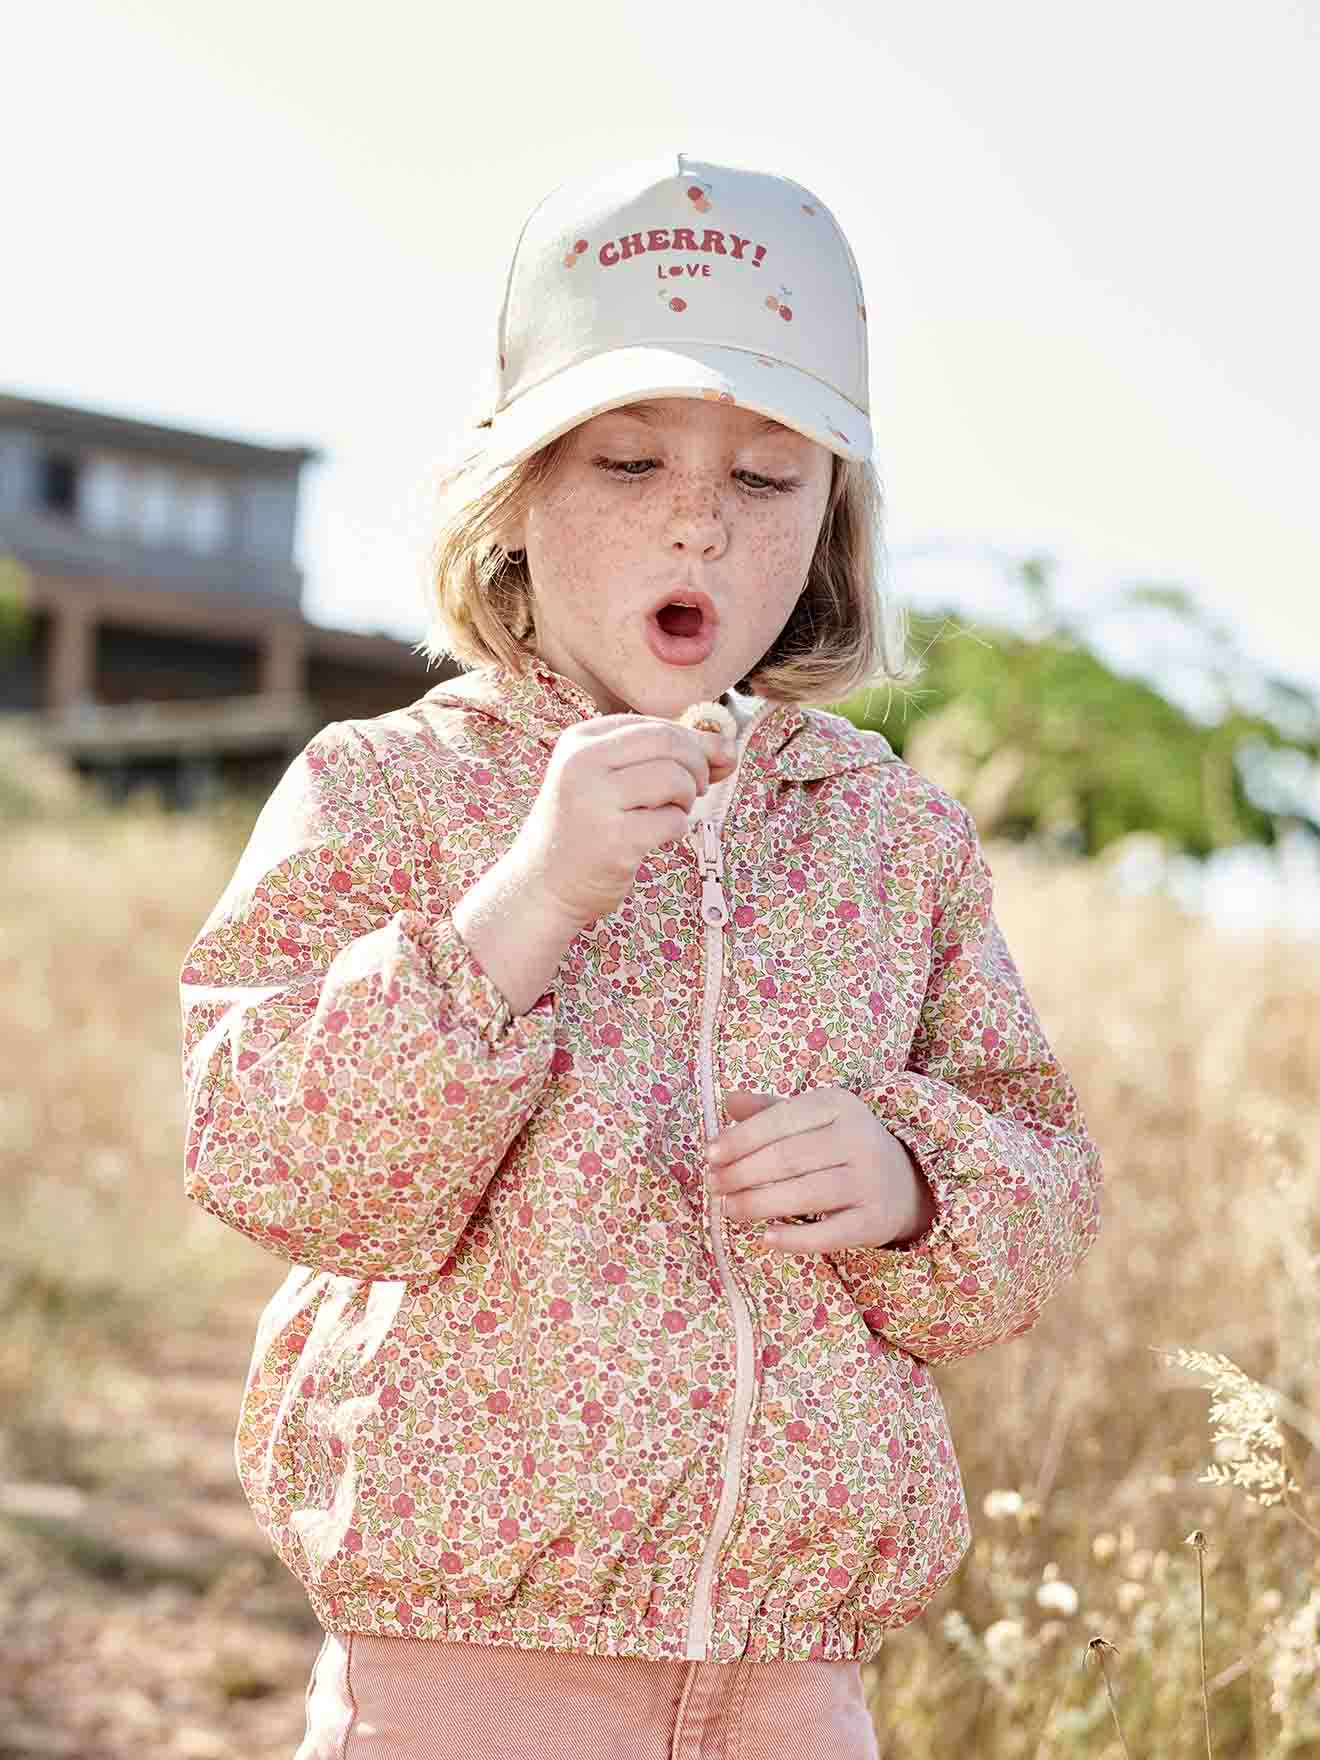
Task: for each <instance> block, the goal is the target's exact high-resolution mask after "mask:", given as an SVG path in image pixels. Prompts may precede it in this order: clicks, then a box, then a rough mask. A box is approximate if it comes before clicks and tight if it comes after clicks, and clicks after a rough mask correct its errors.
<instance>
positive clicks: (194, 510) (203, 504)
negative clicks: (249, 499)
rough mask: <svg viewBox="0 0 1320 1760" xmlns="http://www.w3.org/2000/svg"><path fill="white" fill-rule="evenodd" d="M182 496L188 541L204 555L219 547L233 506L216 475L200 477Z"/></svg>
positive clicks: (181, 503)
mask: <svg viewBox="0 0 1320 1760" xmlns="http://www.w3.org/2000/svg"><path fill="white" fill-rule="evenodd" d="M179 499H180V507H179V514H180V525H181V528H182V536H183V541H184V543H185V544H187V546H188V548H189V549H190V550H197V551H200V552H201V554H202V555H204V556H209V555H211V554H213V553H214V552H215V551H216V550H219V549H220V547H221V545H222V544H223V543H224V541H225V538H226V536H227V535H228V528H229V509H228V506H227V504H226V502H225V497H224V495H223V493H222V491H221V489H220V485H219V484H218V483H217V482H216V481H215V480H214V478H212V477H196V478H194V479H193V481H192V482H191V483H190V484H189V485H188V486H187V487H186V488H185V489H184V490H183V492H182V494H181V495H180V498H179Z"/></svg>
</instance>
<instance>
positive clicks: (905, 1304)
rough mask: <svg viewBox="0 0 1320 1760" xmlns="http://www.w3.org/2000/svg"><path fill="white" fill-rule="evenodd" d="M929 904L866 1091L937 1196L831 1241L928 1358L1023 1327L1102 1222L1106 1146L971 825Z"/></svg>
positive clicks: (859, 1288)
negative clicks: (897, 1046) (903, 1218)
mask: <svg viewBox="0 0 1320 1760" xmlns="http://www.w3.org/2000/svg"><path fill="white" fill-rule="evenodd" d="M947 805H948V807H950V808H956V809H957V814H956V816H958V817H959V819H960V823H961V827H962V831H963V837H964V839H965V854H964V855H963V856H962V857H961V860H959V858H958V857H957V856H956V855H955V857H954V865H955V867H956V870H957V873H956V878H955V879H954V881H953V882H952V885H951V887H950V889H949V891H948V893H947V895H946V896H945V897H944V899H943V901H942V909H940V908H938V907H937V909H936V911H934V912H933V913H932V918H933V923H934V927H933V934H932V949H931V964H930V975H929V979H928V982H927V986H926V992H925V996H924V999H923V1003H922V1010H921V1016H920V1021H919V1024H918V1027H917V1031H916V1033H915V1035H914V1038H913V1043H912V1047H911V1051H910V1053H909V1058H908V1066H907V1068H906V1069H905V1070H904V1071H902V1072H901V1073H899V1074H896V1075H892V1076H890V1077H889V1078H887V1079H885V1080H884V1081H881V1082H879V1083H877V1085H876V1086H875V1088H874V1089H872V1090H871V1091H870V1092H868V1093H866V1094H864V1095H863V1096H862V1098H863V1099H865V1100H866V1101H867V1103H868V1104H869V1105H870V1106H871V1108H872V1110H873V1111H874V1112H875V1114H876V1116H877V1117H878V1118H879V1119H880V1121H881V1123H882V1124H884V1126H885V1127H886V1129H888V1130H889V1131H890V1132H892V1134H893V1135H894V1136H895V1137H897V1138H898V1139H899V1140H900V1141H901V1142H902V1143H903V1144H905V1145H906V1147H907V1149H908V1150H909V1151H910V1153H911V1154H912V1156H913V1157H914V1158H915V1160H916V1162H917V1165H918V1167H919V1169H920V1171H921V1173H922V1174H923V1175H924V1176H925V1179H926V1181H927V1183H928V1184H929V1186H930V1189H931V1192H932V1195H933V1197H934V1199H935V1206H936V1208H935V1216H934V1219H933V1221H932V1222H931V1224H930V1226H929V1228H927V1229H926V1231H925V1232H924V1233H923V1234H922V1235H920V1236H918V1237H917V1239H915V1240H914V1241H911V1242H909V1243H907V1244H905V1245H903V1246H894V1247H860V1248H848V1249H846V1250H844V1251H841V1252H836V1253H832V1254H830V1258H831V1260H832V1261H833V1263H834V1265H835V1266H836V1268H837V1270H838V1271H839V1274H840V1276H841V1277H842V1278H843V1281H844V1283H845V1285H846V1286H847V1287H848V1289H849V1292H850V1293H851V1295H852V1296H853V1299H854V1300H855V1301H856V1302H857V1304H858V1306H859V1307H860V1308H861V1309H862V1311H863V1317H864V1318H865V1320H866V1322H867V1324H868V1325H869V1326H870V1327H871V1329H872V1330H873V1331H874V1332H876V1333H878V1334H880V1335H881V1336H883V1337H885V1338H887V1339H889V1340H890V1341H891V1342H892V1343H893V1344H896V1345H898V1346H899V1347H900V1348H901V1349H903V1350H905V1351H908V1352H909V1353H910V1354H911V1355H912V1356H915V1357H921V1358H924V1359H925V1360H926V1361H927V1362H931V1363H940V1362H951V1361H953V1360H954V1359H955V1358H958V1357H966V1356H970V1355H971V1354H972V1353H973V1352H974V1351H979V1350H984V1349H985V1348H986V1347H987V1346H988V1345H992V1344H994V1343H996V1342H997V1341H998V1340H999V1339H1001V1338H1005V1337H1009V1336H1014V1335H1016V1334H1019V1333H1023V1332H1026V1331H1028V1330H1029V1328H1030V1327H1032V1326H1033V1325H1034V1324H1035V1322H1036V1320H1037V1319H1038V1318H1039V1316H1040V1312H1041V1309H1042V1308H1043V1307H1044V1305H1045V1303H1046V1301H1047V1300H1048V1299H1049V1297H1050V1296H1051V1294H1052V1293H1053V1292H1054V1290H1055V1289H1056V1288H1057V1286H1058V1285H1059V1284H1060V1283H1062V1282H1063V1280H1064V1279H1065V1278H1067V1277H1068V1276H1070V1275H1071V1273H1072V1272H1073V1271H1074V1270H1075V1269H1076V1268H1077V1266H1078V1265H1079V1264H1080V1263H1081V1261H1082V1259H1083V1258H1084V1257H1085V1255H1086V1254H1087V1252H1088V1251H1089V1250H1090V1248H1091V1246H1092V1244H1093V1243H1094V1241H1095V1239H1096V1236H1097V1234H1098V1232H1099V1227H1100V1188H1101V1179H1102V1174H1101V1166H1100V1156H1099V1152H1098V1150H1097V1149H1096V1146H1095V1144H1094V1143H1093V1141H1092V1140H1091V1137H1090V1135H1089V1133H1088V1131H1087V1127H1086V1123H1085V1121H1084V1119H1083V1116H1082V1111H1081V1106H1080V1103H1079V1101H1078V1097H1077V1093H1076V1091H1075V1089H1074V1088H1073V1085H1072V1082H1071V1081H1070V1080H1069V1078H1068V1075H1067V1073H1066V1072H1065V1070H1064V1069H1063V1066H1062V1065H1061V1064H1060V1062H1059V1060H1058V1058H1057V1057H1055V1055H1054V1053H1053V1052H1052V1051H1051V1049H1050V1047H1049V1045H1048V1043H1047V1042H1046V1038H1045V1034H1044V1031H1043V1029H1042V1027H1041V1024H1040V1021H1039V1020H1038V1018H1037V1016H1036V1011H1035V1009H1034V1008H1033V1006H1032V1003H1031V999H1030V998H1029V996H1028V995H1027V992H1026V989H1025V987H1024V985H1023V983H1022V979H1021V977H1020V976H1019V974H1018V970H1017V967H1016V965H1015V964H1014V962H1013V957H1012V955H1011V954H1010V952H1009V950H1008V948H1007V946H1006V944H1005V942H1004V938H1003V935H1002V933H1001V932H1000V928H999V925H998V923H997V921H996V919H995V915H994V909H993V879H992V876H991V871H990V868H989V865H988V864H987V862H986V859H985V856H984V854H983V852H982V849H981V846H980V842H979V840H978V838H977V833H976V826H975V823H974V821H973V820H972V819H971V817H970V815H969V814H968V813H967V811H966V809H965V808H963V807H962V806H961V804H960V803H958V802H956V801H954V800H953V798H952V797H947Z"/></svg>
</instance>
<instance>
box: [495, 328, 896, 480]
mask: <svg viewBox="0 0 1320 1760" xmlns="http://www.w3.org/2000/svg"><path fill="white" fill-rule="evenodd" d="M661 397H707V398H709V399H711V400H712V401H720V400H721V399H722V400H723V401H725V402H730V403H733V404H736V405H737V406H738V407H739V408H740V409H747V410H751V411H753V412H754V413H756V414H757V415H765V416H771V417H773V419H774V420H775V421H777V422H782V423H783V424H784V426H785V427H786V428H793V429H795V430H796V431H797V432H798V433H799V434H805V435H806V437H807V438H808V439H809V440H815V441H816V442H817V443H818V444H819V445H821V446H824V447H826V448H827V449H828V450H829V451H830V452H837V453H838V454H839V456H840V457H841V458H847V459H852V460H853V461H854V462H856V463H861V462H864V461H865V460H867V459H869V458H870V457H871V449H872V434H871V423H870V420H869V418H868V417H867V415H866V413H865V411H864V410H861V409H859V408H858V407H857V405H856V404H855V403H850V402H849V400H848V399H847V398H846V397H841V396H840V395H839V393H838V392H837V391H834V390H831V388H830V387H829V386H828V385H825V384H823V383H822V382H821V380H819V379H814V378H812V377H811V375H810V374H809V373H803V372H801V371H800V370H799V369H798V368H796V367H791V366H787V365H785V364H784V363H783V362H782V361H776V360H773V359H771V357H770V356H768V355H758V354H754V353H751V352H749V351H747V350H745V349H740V348H722V347H719V346H716V345H714V344H703V343H692V344H690V345H685V346H684V348H683V349H682V350H679V349H674V348H665V347H659V346H647V347H633V348H616V349H611V350H609V351H607V352H606V353H604V354H597V355H592V356H591V358H590V359H589V360H585V361H579V362H578V363H577V364H576V365H574V366H571V367H565V368H564V369H563V371H562V372H559V373H556V374H555V376H554V377H553V378H552V379H547V380H545V381H544V382H543V383H542V384H540V385H534V386H533V387H532V388H531V390H530V391H526V392H524V393H523V395H522V396H521V397H519V398H518V399H517V401H516V402H514V403H512V404H510V405H509V407H508V408H507V409H503V410H500V411H498V412H497V414H496V416H495V419H494V421H493V422H492V423H491V426H490V428H489V429H487V430H485V434H486V440H485V442H484V444H482V445H481V446H480V447H479V448H478V449H477V450H475V451H471V450H469V452H468V454H467V456H466V459H465V462H464V467H463V477H464V479H465V482H466V483H467V484H468V485H469V486H470V487H471V488H474V489H475V487H476V486H477V484H478V482H479V483H480V486H481V487H482V488H488V487H492V486H493V485H494V482H495V480H496V479H497V478H499V477H502V476H504V475H506V474H507V473H508V472H509V471H511V470H512V469H514V468H515V466H517V465H519V464H521V463H522V462H523V460H524V459H527V458H530V457H531V455H532V454H533V453H534V452H536V451H537V450H538V449H539V448H540V447H542V446H547V445H549V443H550V441H552V440H555V439H558V437H559V436H560V435H561V434H566V433H567V432H568V430H569V429H570V428H576V427H577V426H578V425H579V424H580V423H582V422H586V421H590V419H591V418H592V416H598V415H603V414H604V413H605V411H606V410H611V409H619V408H620V407H621V406H622V405H624V404H627V403H636V402H639V401H640V400H641V399H643V398H661ZM469 438H470V437H469Z"/></svg>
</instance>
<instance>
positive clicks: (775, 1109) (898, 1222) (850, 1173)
mask: <svg viewBox="0 0 1320 1760" xmlns="http://www.w3.org/2000/svg"><path fill="white" fill-rule="evenodd" d="M724 1100H725V1105H726V1106H727V1108H728V1110H729V1112H730V1113H731V1114H732V1115H733V1118H734V1120H735V1122H734V1123H733V1124H732V1125H730V1126H728V1127H727V1128H726V1129H725V1130H724V1131H722V1132H721V1133H720V1135H719V1136H718V1137H717V1138H716V1139H715V1141H714V1143H713V1144H712V1145H711V1149H712V1150H713V1151H714V1153H713V1156H712V1158H711V1171H710V1183H711V1188H712V1190H714V1191H717V1192H719V1193H720V1194H721V1196H722V1197H723V1198H724V1208H725V1210H726V1211H727V1212H728V1214H729V1215H730V1216H731V1217H733V1218H734V1219H735V1220H736V1221H739V1222H753V1221H756V1220H758V1219H759V1218H760V1217H763V1216H766V1217H783V1216H798V1215H802V1214H810V1213H812V1212H819V1213H820V1220H819V1221H818V1222H812V1223H806V1224H796V1225H795V1224H791V1223H790V1224H785V1225H782V1226H779V1227H776V1228H773V1229H767V1230H766V1231H765V1233H764V1234H763V1236H762V1239H764V1240H766V1241H767V1242H769V1244H770V1245H772V1246H777V1247H783V1248H784V1249H785V1250H786V1251H788V1252H790V1253H833V1252H839V1251H841V1250H842V1249H843V1248H845V1247H886V1246H891V1245H894V1244H896V1243H901V1244H906V1243H907V1242H908V1241H910V1240H915V1239H916V1237H917V1236H918V1235H920V1234H924V1233H925V1231H926V1229H927V1227H928V1226H929V1225H930V1223H931V1222H932V1220H933V1219H934V1216H935V1200H934V1197H933V1196H932V1194H931V1191H930V1187H929V1186H928V1185H927V1183H926V1181H925V1179H924V1177H923V1176H922V1174H921V1172H920V1170H919V1169H918V1167H917V1164H916V1162H915V1161H914V1160H913V1159H912V1157H911V1155H910V1154H909V1153H908V1151H907V1148H906V1147H905V1145H904V1144H902V1143H900V1142H899V1140H898V1138H897V1137H895V1136H894V1135H893V1134H892V1133H891V1132H890V1131H887V1130H886V1129H885V1127H884V1125H882V1124H881V1123H880V1120H879V1119H878V1118H877V1117H876V1116H875V1114H874V1113H873V1112H872V1111H871V1109H870V1107H869V1106H867V1105H866V1103H865V1101H863V1100H859V1099H858V1098H857V1096H856V1095H855V1094H850V1093H849V1092H848V1090H847V1089H846V1088H812V1089H810V1090H808V1091H807V1092H806V1093H803V1094H794V1095H793V1096H792V1097H791V1098H790V1099H787V1100H784V1099H782V1098H781V1097H780V1096H779V1095H777V1094H764V1093H758V1092H756V1091H754V1090H752V1089H747V1088H734V1089H726V1090H725V1094H724Z"/></svg>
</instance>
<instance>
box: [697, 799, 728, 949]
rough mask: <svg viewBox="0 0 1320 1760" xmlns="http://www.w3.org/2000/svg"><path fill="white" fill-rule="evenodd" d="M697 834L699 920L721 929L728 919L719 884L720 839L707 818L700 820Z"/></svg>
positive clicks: (726, 905)
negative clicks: (699, 892) (699, 881)
mask: <svg viewBox="0 0 1320 1760" xmlns="http://www.w3.org/2000/svg"><path fill="white" fill-rule="evenodd" d="M699 835H700V841H699V843H698V845H697V865H698V868H699V870H700V872H701V920H702V922H704V923H708V924H709V925H710V927H711V928H712V929H721V928H723V926H724V924H725V923H727V922H728V920H729V901H728V899H727V898H726V897H725V896H724V888H723V886H721V885H720V877H721V876H722V875H723V872H724V858H723V856H722V854H721V851H720V840H719V838H718V837H717V836H716V835H715V827H714V826H713V825H712V824H711V822H710V820H709V819H703V820H702V821H701V826H700V834H699Z"/></svg>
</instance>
